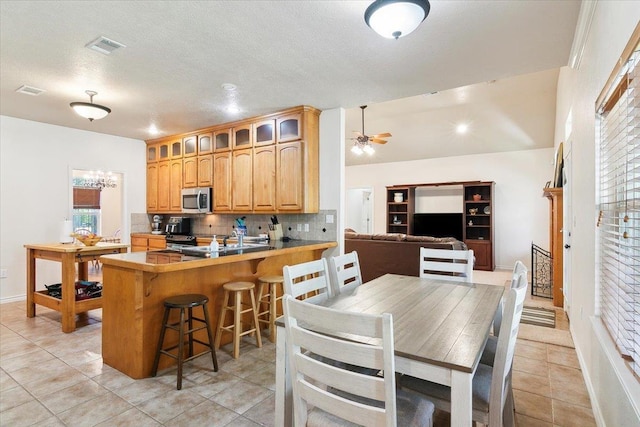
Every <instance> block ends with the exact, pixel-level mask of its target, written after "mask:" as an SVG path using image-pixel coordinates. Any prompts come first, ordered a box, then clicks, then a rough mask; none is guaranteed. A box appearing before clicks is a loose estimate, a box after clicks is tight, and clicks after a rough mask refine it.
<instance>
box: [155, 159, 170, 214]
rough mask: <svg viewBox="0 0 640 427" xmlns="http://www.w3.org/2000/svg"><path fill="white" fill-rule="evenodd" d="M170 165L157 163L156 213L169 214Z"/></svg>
mask: <svg viewBox="0 0 640 427" xmlns="http://www.w3.org/2000/svg"><path fill="white" fill-rule="evenodd" d="M170 189H171V164H170V162H169V161H165V162H160V163H158V185H157V191H158V212H169V211H170V206H171V205H170V203H169V197H170V194H171V191H170Z"/></svg>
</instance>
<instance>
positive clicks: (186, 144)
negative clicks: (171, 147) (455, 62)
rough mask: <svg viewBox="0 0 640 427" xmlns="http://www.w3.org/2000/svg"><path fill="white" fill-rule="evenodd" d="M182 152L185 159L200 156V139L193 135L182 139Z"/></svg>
mask: <svg viewBox="0 0 640 427" xmlns="http://www.w3.org/2000/svg"><path fill="white" fill-rule="evenodd" d="M182 151H183V154H182V155H183V157H192V156H197V155H198V137H197V136H196V135H191V136H188V137H186V138H182Z"/></svg>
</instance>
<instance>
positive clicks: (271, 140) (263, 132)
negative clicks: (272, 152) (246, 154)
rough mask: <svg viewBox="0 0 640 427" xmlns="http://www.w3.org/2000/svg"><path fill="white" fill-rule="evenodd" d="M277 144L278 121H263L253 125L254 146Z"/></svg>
mask: <svg viewBox="0 0 640 427" xmlns="http://www.w3.org/2000/svg"><path fill="white" fill-rule="evenodd" d="M275 142H276V121H275V120H273V119H271V120H263V121H261V122H257V123H254V124H253V145H254V146H256V147H259V146H262V145H271V144H275Z"/></svg>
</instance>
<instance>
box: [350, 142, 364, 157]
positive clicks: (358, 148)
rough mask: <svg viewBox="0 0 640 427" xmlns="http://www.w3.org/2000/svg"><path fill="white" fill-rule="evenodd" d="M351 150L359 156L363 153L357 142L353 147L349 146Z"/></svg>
mask: <svg viewBox="0 0 640 427" xmlns="http://www.w3.org/2000/svg"><path fill="white" fill-rule="evenodd" d="M351 152H352V153H353V154H355V155H356V156H359V155H361V154H362V153H363V151H362V148H360V146H359V145H358V144H355V145H354V146H353V147H351Z"/></svg>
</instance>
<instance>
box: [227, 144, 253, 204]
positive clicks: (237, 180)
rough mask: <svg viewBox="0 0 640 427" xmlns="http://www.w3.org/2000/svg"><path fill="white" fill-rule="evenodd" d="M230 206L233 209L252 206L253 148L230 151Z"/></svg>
mask: <svg viewBox="0 0 640 427" xmlns="http://www.w3.org/2000/svg"><path fill="white" fill-rule="evenodd" d="M231 156H232V164H231V176H232V180H231V184H232V186H231V206H232V209H233V210H234V211H238V212H246V211H251V210H252V208H253V200H252V199H253V150H251V149H247V150H235V151H232V154H231Z"/></svg>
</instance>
